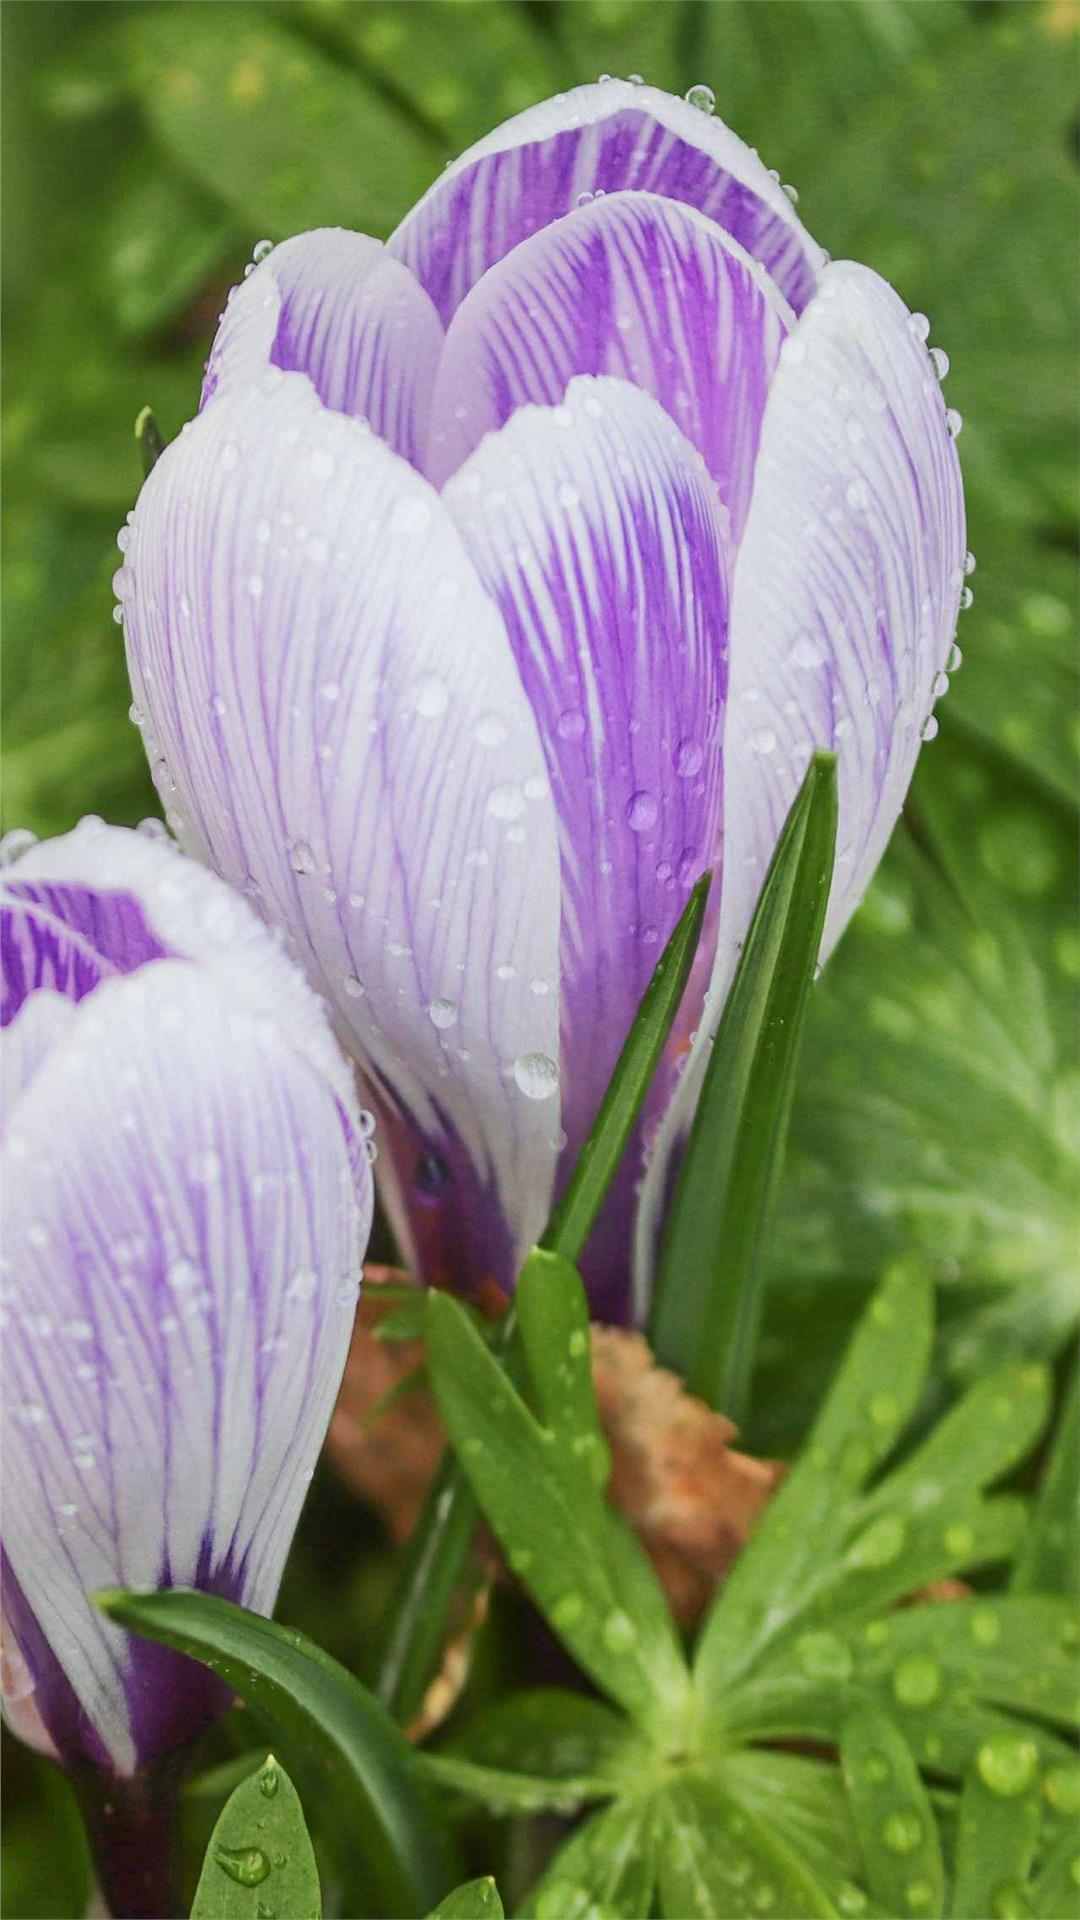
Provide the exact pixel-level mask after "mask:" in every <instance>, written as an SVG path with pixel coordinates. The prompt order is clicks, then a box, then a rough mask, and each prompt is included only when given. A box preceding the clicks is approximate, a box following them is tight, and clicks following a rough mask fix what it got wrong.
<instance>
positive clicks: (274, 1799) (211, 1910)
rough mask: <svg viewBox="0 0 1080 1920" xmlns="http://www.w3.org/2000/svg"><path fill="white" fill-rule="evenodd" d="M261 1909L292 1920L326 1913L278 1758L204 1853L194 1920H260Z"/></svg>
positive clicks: (235, 1801) (252, 1783) (225, 1813)
mask: <svg viewBox="0 0 1080 1920" xmlns="http://www.w3.org/2000/svg"><path fill="white" fill-rule="evenodd" d="M257 1904H258V1905H261V1906H263V1907H267V1908H269V1909H270V1910H271V1911H272V1912H274V1913H278V1914H281V1915H283V1916H284V1915H286V1914H287V1915H288V1916H289V1920H319V1916H320V1915H321V1913H322V1894H321V1891H320V1887H319V1874H318V1868H317V1867H316V1864H315V1854H314V1851H313V1849H312V1845H311V1840H310V1838H309V1836H308V1830H307V1826H306V1823H305V1821H304V1810H303V1808H302V1806H301V1804H300V1798H299V1795H298V1794H297V1791H296V1788H295V1787H294V1786H293V1784H292V1781H291V1780H290V1779H289V1776H288V1774H287V1773H286V1772H285V1769H284V1767H283V1766H282V1765H281V1763H280V1761H278V1760H277V1759H275V1757H274V1755H273V1754H268V1755H267V1757H266V1759H265V1761H264V1762H263V1764H262V1766H261V1767H259V1768H258V1769H257V1770H256V1771H255V1772H254V1773H252V1774H249V1776H248V1777H247V1779H246V1780H244V1781H242V1782H241V1784H240V1785H239V1786H238V1787H237V1788H236V1789H235V1790H234V1792H233V1793H232V1794H230V1796H229V1799H228V1800H227V1801H226V1803H225V1806H224V1808H223V1810H222V1812H221V1814H220V1816H219V1818H218V1821H217V1824H216V1826H215V1827H214V1831H213V1833H212V1834H211V1836H210V1844H209V1846H208V1847H207V1849H206V1858H205V1860H204V1862H203V1868H202V1872H201V1874H200V1876H199V1884H198V1887H197V1888H196V1891H195V1900H194V1903H193V1905H192V1908H191V1920H255V1916H256V1912H257Z"/></svg>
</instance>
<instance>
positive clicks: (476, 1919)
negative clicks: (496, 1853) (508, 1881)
mask: <svg viewBox="0 0 1080 1920" xmlns="http://www.w3.org/2000/svg"><path fill="white" fill-rule="evenodd" d="M428 1920H503V1903H502V1901H501V1900H500V1899H499V1889H498V1887H497V1886H496V1885H495V1882H494V1880H493V1879H492V1877H491V1875H490V1873H487V1874H485V1875H484V1877H483V1879H481V1880H466V1882H465V1884H464V1886H461V1887H455V1888H454V1891H453V1893H448V1894H447V1896H446V1899H445V1900H440V1902H439V1904H438V1906H437V1907H435V1908H434V1909H433V1911H432V1912H431V1913H430V1914H429V1915H428Z"/></svg>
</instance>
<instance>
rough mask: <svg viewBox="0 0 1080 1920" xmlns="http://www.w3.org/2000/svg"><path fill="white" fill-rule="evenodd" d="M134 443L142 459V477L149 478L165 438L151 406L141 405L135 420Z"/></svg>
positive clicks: (159, 456)
mask: <svg viewBox="0 0 1080 1920" xmlns="http://www.w3.org/2000/svg"><path fill="white" fill-rule="evenodd" d="M135 444H136V446H137V447H138V449H139V455H140V458H141V460H142V470H143V478H144V479H149V477H150V475H151V474H152V473H153V471H154V468H155V467H156V466H157V463H158V461H159V460H160V459H161V456H162V454H163V453H164V451H165V440H164V437H163V435H162V432H161V428H160V427H159V426H158V423H157V421H156V420H155V419H154V413H153V409H152V408H151V407H141V408H140V410H139V413H138V415H137V417H136V420H135Z"/></svg>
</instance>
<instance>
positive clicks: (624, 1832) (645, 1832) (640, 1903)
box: [521, 1794, 658, 1920]
mask: <svg viewBox="0 0 1080 1920" xmlns="http://www.w3.org/2000/svg"><path fill="white" fill-rule="evenodd" d="M657 1829H658V1822H657V1818H656V1803H655V1802H654V1801H653V1800H651V1799H650V1798H649V1796H648V1795H647V1794H646V1795H642V1796H640V1797H635V1798H633V1799H627V1800H622V1801H619V1802H617V1803H616V1805H615V1806H612V1807H605V1808H604V1809H603V1810H602V1812H600V1813H594V1814H593V1815H592V1816H591V1818H589V1819H588V1820H585V1821H583V1822H582V1824H581V1826H579V1827H578V1828H577V1829H576V1830H575V1832H574V1833H572V1834H571V1836H570V1838H569V1839H568V1840H567V1841H565V1842H564V1844H563V1845H562V1846H561V1847H560V1848H559V1850H558V1852H557V1853H556V1855H555V1857H554V1859H553V1860H551V1861H550V1862H549V1864H548V1866H547V1867H546V1869H545V1871H544V1873H543V1876H542V1877H541V1879H540V1880H539V1881H538V1882H537V1884H536V1886H535V1887H533V1889H532V1891H531V1893H530V1894H529V1895H528V1897H527V1899H526V1900H525V1901H524V1903H523V1905H522V1908H521V1920H640V1916H641V1915H642V1914H643V1913H648V1912H649V1911H650V1909H651V1907H652V1898H653V1889H654V1887H655V1885H656V1870H657V1842H658V1830H657Z"/></svg>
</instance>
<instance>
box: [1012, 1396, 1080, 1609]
mask: <svg viewBox="0 0 1080 1920" xmlns="http://www.w3.org/2000/svg"><path fill="white" fill-rule="evenodd" d="M1012 1584H1013V1591H1014V1592H1015V1593H1037V1592H1043V1593H1068V1594H1071V1595H1073V1596H1074V1598H1076V1599H1078V1600H1080V1362H1077V1361H1074V1363H1073V1368H1072V1378H1071V1380H1070V1382H1069V1386H1068V1389H1067V1391H1066V1395H1065V1403H1064V1405H1063V1407H1062V1409H1061V1417H1060V1419H1059V1421H1058V1427H1057V1432H1056V1434H1055V1436H1054V1445H1053V1449H1052V1451H1051V1454H1050V1459H1049V1461H1048V1463H1047V1465H1046V1467H1045V1469H1044V1471H1043V1476H1042V1484H1041V1486H1040V1488H1039V1493H1038V1498H1037V1500H1036V1504H1035V1514H1034V1518H1033V1523H1032V1525H1031V1527H1030V1528H1029V1530H1028V1537H1027V1541H1026V1543H1025V1545H1024V1548H1023V1550H1022V1552H1021V1554H1020V1556H1019V1558H1018V1559H1017V1562H1016V1566H1015V1568H1014V1570H1013V1580H1012Z"/></svg>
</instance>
